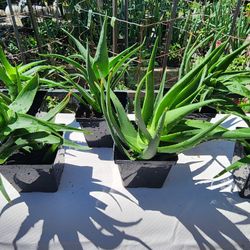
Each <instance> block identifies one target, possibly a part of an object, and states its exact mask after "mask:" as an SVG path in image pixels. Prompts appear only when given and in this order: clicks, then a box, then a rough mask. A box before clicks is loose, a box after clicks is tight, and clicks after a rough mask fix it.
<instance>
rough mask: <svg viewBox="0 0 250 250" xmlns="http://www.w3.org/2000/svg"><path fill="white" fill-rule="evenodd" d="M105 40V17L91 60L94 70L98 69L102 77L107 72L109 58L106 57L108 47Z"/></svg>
mask: <svg viewBox="0 0 250 250" xmlns="http://www.w3.org/2000/svg"><path fill="white" fill-rule="evenodd" d="M106 40H107V17H105V19H104V22H103V25H102V30H101V34H100V39H99V42H98V45H97V48H96V54H95V58H94V61H93V67H94V68H95V69H96V72H98V71H100V72H101V74H102V75H103V76H104V77H106V76H107V75H108V73H109V58H108V48H107V41H106Z"/></svg>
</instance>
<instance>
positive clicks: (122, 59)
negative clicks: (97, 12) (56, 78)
mask: <svg viewBox="0 0 250 250" xmlns="http://www.w3.org/2000/svg"><path fill="white" fill-rule="evenodd" d="M106 31H107V18H105V20H104V23H103V26H102V30H101V33H100V39H99V42H98V45H97V49H96V52H95V56H94V57H92V56H91V53H90V49H89V46H88V44H87V47H84V46H83V45H82V43H81V42H80V41H79V40H78V39H76V38H75V37H74V36H73V35H71V34H70V33H68V32H67V31H65V33H66V34H67V35H68V36H69V38H70V39H71V40H72V41H73V43H74V44H75V46H76V47H77V49H78V53H77V54H74V55H70V56H68V57H65V56H62V55H59V54H47V55H44V56H48V57H53V58H57V59H59V60H62V61H63V62H65V63H67V64H69V65H70V67H71V68H73V69H74V70H75V72H74V73H67V71H66V70H65V71H64V72H63V74H62V75H61V76H62V78H63V79H65V81H66V82H67V85H63V86H62V87H64V88H65V89H69V88H72V87H73V88H75V89H77V90H78V91H79V93H80V95H78V94H76V93H73V95H74V96H75V97H76V98H77V100H78V101H79V102H80V103H83V104H88V105H89V106H90V107H91V108H92V109H93V110H94V111H96V112H99V113H101V112H102V110H101V98H100V86H101V79H102V78H107V77H108V74H109V72H111V71H112V72H113V76H114V77H113V78H112V83H111V87H112V88H115V86H116V85H117V83H118V82H119V80H120V79H121V78H122V76H123V75H124V73H125V70H126V68H127V65H128V64H129V62H130V61H131V60H130V58H131V57H132V56H133V55H134V54H135V53H136V52H137V51H138V50H139V49H140V47H141V46H138V47H136V46H132V47H130V48H128V49H126V50H124V51H123V52H121V53H120V54H118V55H116V56H113V57H109V56H108V49H107V37H106ZM79 80H80V81H84V82H85V83H86V84H87V87H88V91H87V90H86V89H85V88H84V87H83V86H82V84H79V83H78V82H79Z"/></svg>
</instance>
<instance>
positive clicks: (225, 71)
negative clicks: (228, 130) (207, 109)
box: [179, 36, 250, 119]
mask: <svg viewBox="0 0 250 250" xmlns="http://www.w3.org/2000/svg"><path fill="white" fill-rule="evenodd" d="M211 38H212V36H209V37H207V38H206V39H205V40H203V41H201V42H196V43H194V44H193V45H192V46H191V45H190V44H191V40H192V39H191V38H190V39H189V43H188V46H187V48H186V50H185V53H184V57H183V60H182V64H181V67H180V71H179V80H181V79H182V78H183V77H184V75H186V74H187V73H188V72H190V71H191V70H192V69H193V68H195V67H196V66H197V65H199V64H200V62H201V61H202V60H204V59H202V58H201V57H200V58H198V60H197V58H195V57H194V55H195V53H196V51H197V49H198V48H200V47H202V46H203V45H204V44H207V43H208V42H209V41H210V40H211ZM216 43H217V37H216V38H215V39H214V41H212V44H211V46H210V49H209V51H208V52H207V54H206V56H205V58H206V57H207V56H209V55H213V54H214V53H215V51H217V52H216V53H215V54H214V56H213V58H212V60H211V63H209V64H207V65H206V67H205V68H204V69H203V71H202V72H201V73H200V75H198V76H197V77H196V79H194V80H193V81H195V82H199V84H198V86H199V85H200V86H201V85H204V86H205V88H204V90H203V91H201V92H200V95H199V99H200V100H205V99H207V98H215V97H216V98H220V99H223V100H225V101H226V104H225V103H224V104H223V105H217V106H216V108H217V109H218V110H219V111H221V112H231V113H235V114H236V115H244V110H243V109H242V107H241V106H239V105H238V106H235V105H234V104H233V100H232V97H233V96H238V98H249V97H250V91H249V89H248V88H247V85H249V82H250V72H249V70H245V69H244V70H237V71H234V70H230V68H231V65H232V63H233V62H234V60H235V59H236V58H238V56H239V55H241V53H242V52H243V51H244V50H245V49H246V48H247V47H248V46H249V45H250V44H249V43H247V44H243V45H242V46H241V47H239V48H238V49H237V50H235V51H233V52H231V53H229V54H225V53H224V51H226V50H227V48H228V45H229V43H228V41H225V42H223V43H221V45H220V46H218V45H217V47H216ZM244 119H246V118H244Z"/></svg>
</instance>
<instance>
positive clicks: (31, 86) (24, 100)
mask: <svg viewBox="0 0 250 250" xmlns="http://www.w3.org/2000/svg"><path fill="white" fill-rule="evenodd" d="M38 87H39V78H38V76H34V77H33V78H32V79H31V80H30V81H29V82H27V83H26V85H25V86H24V87H23V88H22V90H21V92H20V93H19V94H18V96H17V97H16V99H15V100H14V102H12V103H11V104H10V105H9V108H10V109H12V110H13V111H15V112H18V113H23V114H24V113H26V112H27V111H28V110H29V109H30V107H31V105H32V103H33V101H34V98H35V95H36V93H37V90H38Z"/></svg>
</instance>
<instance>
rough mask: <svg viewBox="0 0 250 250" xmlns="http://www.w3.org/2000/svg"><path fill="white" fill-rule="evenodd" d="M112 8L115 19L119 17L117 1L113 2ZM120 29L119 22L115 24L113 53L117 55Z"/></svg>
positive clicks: (113, 0)
mask: <svg viewBox="0 0 250 250" xmlns="http://www.w3.org/2000/svg"><path fill="white" fill-rule="evenodd" d="M112 7H113V13H112V15H113V17H117V0H112ZM117 38H118V27H117V22H115V23H114V27H113V52H114V53H117V41H118V39H117Z"/></svg>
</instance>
